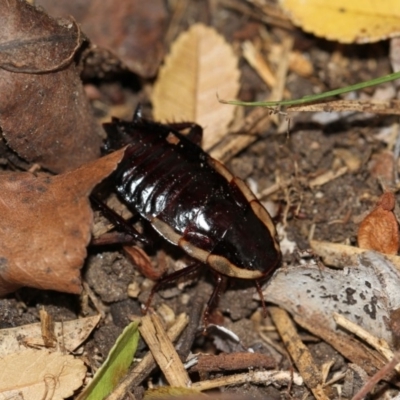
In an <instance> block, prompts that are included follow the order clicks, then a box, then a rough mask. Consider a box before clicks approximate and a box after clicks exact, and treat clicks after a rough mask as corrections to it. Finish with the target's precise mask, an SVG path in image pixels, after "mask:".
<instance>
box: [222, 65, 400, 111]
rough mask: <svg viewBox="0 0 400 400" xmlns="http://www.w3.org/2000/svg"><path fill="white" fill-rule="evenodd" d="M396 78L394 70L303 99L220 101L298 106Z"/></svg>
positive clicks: (396, 74)
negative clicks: (391, 72)
mask: <svg viewBox="0 0 400 400" xmlns="http://www.w3.org/2000/svg"><path fill="white" fill-rule="evenodd" d="M396 79H400V71H399V72H394V73H393V74H389V75H385V76H381V77H380V78H375V79H371V80H370V81H365V82H361V83H357V84H355V85H351V86H346V87H344V88H340V89H335V90H330V91H329V92H324V93H320V94H313V95H309V96H304V97H302V98H301V99H296V100H282V101H254V102H251V101H239V100H219V102H220V103H224V104H232V105H237V106H246V107H279V106H297V105H301V104H307V103H313V102H315V101H318V100H323V99H326V98H328V97H332V96H337V95H339V94H344V93H349V92H353V91H354V90H360V89H365V88H367V87H371V86H376V85H380V84H381V83H385V82H390V81H394V80H396Z"/></svg>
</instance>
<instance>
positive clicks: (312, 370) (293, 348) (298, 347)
mask: <svg viewBox="0 0 400 400" xmlns="http://www.w3.org/2000/svg"><path fill="white" fill-rule="evenodd" d="M268 310H269V312H270V314H271V317H272V320H273V322H274V324H275V326H276V328H277V329H278V332H279V334H280V336H281V338H282V340H283V342H284V344H285V346H286V349H287V350H288V352H289V354H290V356H291V357H292V359H293V361H294V363H295V364H296V367H297V368H298V370H299V371H300V375H301V376H302V377H303V379H304V383H305V384H306V385H307V386H308V388H309V389H310V390H311V391H312V392H313V394H314V396H315V398H316V399H318V400H328V396H327V395H326V394H325V393H324V390H323V388H322V374H321V371H320V369H319V368H318V366H317V365H316V363H315V361H314V359H313V357H312V355H311V353H310V352H309V350H308V348H307V347H306V346H305V345H304V343H303V342H302V341H301V339H300V336H299V335H298V334H297V332H296V329H295V327H294V324H293V322H292V320H291V319H290V317H289V314H288V313H287V312H286V311H285V310H282V309H281V308H278V307H270V308H269V309H268Z"/></svg>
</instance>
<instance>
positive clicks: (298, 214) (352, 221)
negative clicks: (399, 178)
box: [0, 1, 397, 399]
mask: <svg viewBox="0 0 400 400" xmlns="http://www.w3.org/2000/svg"><path fill="white" fill-rule="evenodd" d="M209 3H211V2H196V1H191V2H189V5H188V7H187V10H186V13H185V14H184V16H183V17H182V18H181V19H180V20H179V23H178V24H177V26H176V29H177V31H178V32H179V31H183V30H184V29H186V27H187V26H188V25H189V24H190V23H192V22H194V21H197V20H202V19H203V18H206V17H205V16H206V15H209V13H210V12H211V11H212V15H211V16H210V17H209V21H208V22H209V23H210V24H211V25H212V26H214V27H216V28H217V29H218V31H219V32H220V33H222V34H223V35H224V36H225V37H226V38H227V40H228V42H232V41H236V42H235V43H238V38H240V41H242V40H244V39H247V40H251V39H254V38H258V39H257V40H259V39H260V32H265V30H267V31H268V41H269V42H270V44H271V45H276V46H280V45H281V42H282V38H284V37H286V36H292V37H294V38H295V42H294V49H295V50H299V51H300V52H301V54H302V55H303V56H305V57H306V58H307V59H309V61H310V63H311V64H312V66H313V68H314V71H313V73H312V75H311V76H308V77H301V76H299V75H298V74H296V73H294V72H292V71H289V73H288V76H287V78H286V90H287V91H288V92H289V93H290V97H291V98H299V97H302V96H304V95H308V94H311V93H314V92H319V91H326V90H331V89H334V88H338V87H344V86H347V85H350V84H354V83H357V82H360V81H364V80H368V79H372V78H374V77H378V76H383V75H385V74H387V73H389V72H390V71H391V66H390V62H389V57H388V43H387V42H385V41H384V42H380V43H377V44H365V45H341V44H337V43H333V42H329V41H326V40H323V39H318V38H316V37H314V36H312V35H308V34H305V33H304V32H302V31H301V30H300V29H297V28H293V29H292V30H284V29H282V28H280V27H278V26H274V25H273V24H270V25H267V26H266V25H265V24H264V23H263V22H261V21H260V20H259V19H257V18H253V17H251V16H250V15H246V14H245V13H243V12H239V11H238V10H237V9H235V7H233V8H232V7H228V5H230V3H231V2H229V1H226V2H221V5H220V6H218V7H215V8H212V10H210V9H209V8H208V5H209ZM249 3H250V2H249ZM231 5H235V6H238V5H241V6H243V7H245V9H249V10H251V9H252V8H251V7H249V4H248V3H247V2H245V1H235V2H232V4H231ZM169 13H170V14H169V18H171V15H172V14H171V13H172V11H169ZM227 20H229V21H230V23H229V25H228V24H226V23H225V21H227ZM203 22H204V21H203ZM267 51H268V48H262V52H263V53H264V55H265V56H266V57H267V55H266V53H267ZM240 67H241V73H242V77H241V92H240V93H239V98H241V99H244V100H256V99H261V98H265V97H267V96H268V94H269V92H270V91H269V89H268V88H267V86H266V85H265V84H264V82H263V81H262V80H261V79H260V78H259V76H258V75H257V73H256V72H255V71H254V70H253V69H251V68H250V67H249V66H248V65H247V63H246V62H245V61H244V60H241V63H240ZM272 67H273V69H275V70H276V69H277V68H278V65H272ZM127 75H128V76H129V73H127V72H126V71H125V72H124V73H123V74H122V73H120V72H117V73H113V74H112V75H110V76H108V77H107V78H104V79H98V78H96V79H91V80H90V81H85V84H86V85H90V86H93V85H94V86H95V88H96V89H97V90H98V92H99V93H100V95H101V100H94V101H92V105H93V109H94V112H95V114H96V115H97V116H98V117H99V119H100V118H103V117H104V116H105V115H107V114H108V113H110V112H112V109H113V108H112V107H113V106H115V104H116V99H118V103H119V104H120V105H121V104H123V105H125V106H126V109H127V110H129V109H131V108H132V106H133V104H135V103H137V102H138V101H140V102H141V103H142V104H143V108H144V113H145V114H146V115H148V116H151V108H150V101H149V98H148V86H149V85H152V83H153V81H152V80H149V79H144V78H141V77H138V76H135V87H134V88H133V87H132V86H130V85H129V84H127V79H126V78H127ZM137 82H139V85H137ZM389 86H390V84H389ZM376 90H377V89H375V88H371V89H367V90H365V91H364V92H363V96H364V97H365V98H370V97H371V96H373V95H374V94H376ZM249 112H250V110H249V109H246V110H245V113H246V114H248V113H249ZM265 113H268V111H267V110H266V111H265ZM328 117H329V119H330V120H328ZM396 126H397V125H396V118H394V117H393V116H380V115H372V114H361V113H331V114H326V113H325V114H323V115H322V113H318V114H313V113H300V112H299V113H288V114H283V115H278V119H277V124H272V125H271V127H270V128H269V129H268V130H266V131H261V132H259V135H258V139H257V141H256V142H255V143H253V144H252V145H250V146H248V147H247V148H246V149H244V150H243V151H241V152H240V153H239V154H237V155H235V156H234V157H233V158H231V159H230V160H229V161H228V162H226V165H227V167H228V168H229V169H230V170H231V171H233V173H234V174H235V175H237V176H239V177H240V178H242V179H243V180H245V181H247V182H248V183H249V184H250V186H251V187H252V188H253V190H254V191H255V193H256V194H260V193H262V192H263V191H264V190H265V189H268V188H269V187H271V186H272V185H274V184H275V183H276V182H277V181H279V182H286V181H290V184H289V186H288V187H285V188H281V189H279V190H277V191H275V192H274V193H273V194H272V195H270V196H268V197H265V198H261V201H262V202H264V204H266V205H267V206H268V207H271V205H272V209H273V210H275V212H274V214H275V215H274V220H275V221H276V222H277V223H278V224H281V225H282V226H284V227H285V232H286V234H287V239H288V240H289V241H291V242H293V243H295V250H294V251H291V252H289V251H285V252H284V253H283V261H282V267H283V268H284V266H285V265H291V264H293V263H296V262H297V261H298V257H299V256H298V254H299V253H300V252H301V251H307V250H309V239H310V235H311V234H312V236H313V238H314V239H317V240H326V241H329V242H334V243H347V244H352V245H356V244H357V239H356V237H357V229H358V224H359V222H360V221H361V219H362V217H363V216H364V215H365V214H366V213H367V212H368V211H370V210H371V209H372V208H373V207H374V205H375V203H376V201H377V199H378V198H379V197H380V195H381V194H382V193H383V190H389V189H391V190H395V187H396V183H397V182H396V181H395V180H394V178H393V176H394V175H391V172H393V171H394V169H395V168H396V167H395V166H394V163H393V161H391V158H390V157H391V156H390V155H391V154H392V153H391V151H392V150H391V149H390V148H389V147H388V143H387V142H388V140H390V137H389V136H390V135H389V133H388V132H390V130H391V129H392V130H393V129H396ZM388 153H389V156H387V154H388ZM349 159H350V161H354V162H357V167H356V168H354V170H350V171H348V172H347V173H345V174H344V175H342V176H339V177H337V178H335V179H332V180H330V181H328V182H327V183H326V184H324V185H321V186H314V187H310V182H311V181H312V180H313V179H314V178H316V177H318V176H320V175H321V174H323V173H325V172H328V171H337V170H338V169H339V168H341V167H343V166H346V165H348V164H346V162H349ZM388 159H389V161H387V160H388ZM396 162H397V161H396ZM5 168H7V165H6V166H5ZM382 168H383V171H384V172H388V173H389V177H388V180H382V177H381V175H380V174H378V173H377V171H378V170H379V169H382ZM382 182H384V185H385V186H384V188H382ZM111 185H112V183H111ZM96 215H97V214H96ZM96 218H100V217H96ZM144 229H148V227H144ZM145 250H148V254H149V256H150V257H151V260H152V262H153V263H157V262H159V260H160V255H158V256H157V254H156V252H160V251H162V256H161V257H162V258H164V261H163V262H165V263H166V265H167V266H170V265H176V264H177V263H181V264H183V265H188V264H189V263H190V261H189V260H188V258H187V257H185V256H184V255H183V254H181V253H180V252H179V251H176V249H174V248H173V247H172V246H170V245H168V244H166V243H164V242H163V241H159V240H156V241H155V245H154V247H153V248H152V249H147V248H146V249H145ZM88 253H89V254H88V257H87V260H86V262H85V266H84V268H83V271H82V276H83V279H84V280H85V282H86V283H87V284H88V285H89V287H90V289H91V291H92V292H93V295H94V296H95V297H96V298H97V300H98V302H99V303H100V304H101V307H102V311H104V312H105V315H106V317H105V318H104V319H103V320H102V322H101V323H100V326H99V327H98V328H97V329H96V330H95V332H94V333H93V334H92V335H91V337H90V338H89V339H88V340H87V342H86V343H85V348H84V352H85V355H86V357H87V359H88V360H89V361H88V362H89V364H90V366H91V369H92V370H95V369H96V368H98V367H99V366H100V365H101V364H102V362H103V361H104V359H105V358H106V356H107V354H108V352H109V350H110V348H111V347H112V346H113V345H114V343H115V340H116V338H117V337H118V335H119V334H120V333H121V332H122V330H123V328H124V327H125V326H126V324H127V323H128V322H129V321H130V320H131V318H132V317H133V316H137V315H141V304H142V303H143V302H145V301H146V299H147V297H148V294H149V291H150V287H151V281H150V280H149V279H146V278H144V277H143V275H142V274H141V273H140V272H138V271H137V270H136V269H135V267H134V266H133V265H132V264H131V263H130V262H129V261H128V260H127V259H126V257H125V256H124V254H123V253H122V252H121V249H120V247H119V246H104V247H101V246H92V247H89V249H88ZM159 254H160V253H159ZM133 282H135V285H136V286H137V287H139V288H140V290H139V292H140V294H138V296H134V297H132V296H129V294H128V287H129V286H130V285H131V284H132V283H133ZM293 284H295V282H294V283H293ZM213 285H214V281H213V275H212V273H211V272H210V270H209V269H208V268H207V267H206V266H204V267H203V268H202V269H201V270H200V272H199V273H198V274H197V275H194V276H190V277H187V278H185V279H183V280H180V281H179V282H178V283H176V282H175V283H173V284H172V285H168V286H167V287H166V288H163V289H162V290H160V291H159V292H158V293H157V294H156V295H155V296H154V298H153V301H152V304H151V305H152V307H153V308H154V309H157V308H158V307H159V306H160V305H161V304H164V305H166V306H168V307H169V308H170V309H171V310H172V311H173V313H174V314H178V313H180V312H187V313H188V314H189V315H191V310H192V308H193V304H194V301H196V299H198V296H199V295H203V292H202V293H199V290H201V291H204V293H207V292H210V291H211V288H212V287H213ZM255 293H256V289H255V287H254V286H253V284H252V283H250V284H248V283H246V282H245V283H243V282H238V281H231V282H229V284H227V287H226V288H225V291H224V292H223V293H222V294H221V296H220V299H219V303H218V307H217V311H216V312H215V314H214V315H213V316H211V317H210V322H214V321H215V322H216V323H218V324H219V325H222V326H225V327H226V328H228V329H232V330H233V331H234V332H235V333H236V334H237V335H238V336H239V337H240V339H241V345H240V347H241V348H242V349H246V348H249V347H251V348H253V349H255V350H256V351H257V352H260V353H265V354H269V355H272V356H273V357H274V358H275V359H276V361H277V363H278V366H279V368H280V369H288V368H290V367H291V362H290V361H289V360H288V358H287V357H286V356H282V355H280V354H279V353H278V352H277V351H276V350H275V349H274V348H273V347H272V346H271V345H270V344H268V343H266V342H265V341H263V340H262V339H261V338H260V336H259V335H258V332H257V331H256V330H255V329H254V326H255V322H254V321H255V319H256V318H257V316H258V315H259V314H260V310H261V308H260V307H261V304H260V302H259V301H257V300H253V296H254V294H255ZM196 296H197V297H196ZM41 307H45V309H46V310H47V311H48V312H49V314H50V315H52V316H53V318H54V320H56V321H66V320H70V319H74V318H78V317H80V316H83V315H94V314H96V313H97V311H98V310H97V309H96V307H95V306H94V304H93V303H92V302H91V301H90V300H87V301H84V300H83V298H82V297H81V298H80V297H79V296H77V295H67V294H63V293H57V292H51V291H41V290H37V289H28V288H23V289H20V290H18V291H17V292H16V293H13V294H10V295H8V296H7V297H6V298H4V299H1V300H0V315H1V327H2V328H8V327H15V326H20V325H24V324H30V323H33V322H38V321H39V310H40V309H41ZM197 318H200V320H199V321H198V326H199V328H198V334H197V335H196V336H195V338H194V341H193V343H192V345H191V349H192V351H193V352H208V353H214V354H217V353H219V352H221V351H227V352H228V351H229V352H232V351H237V350H238V349H237V347H236V346H237V345H234V344H230V343H229V341H226V340H224V339H222V338H221V337H220V336H219V335H218V334H216V335H213V334H212V333H210V334H209V335H208V336H206V337H204V336H202V335H201V331H202V329H201V324H202V318H201V314H200V315H199V316H198V317H197ZM263 324H264V322H263ZM265 324H266V325H267V326H271V324H272V323H271V321H270V319H269V318H267V319H266V322H265ZM298 330H299V332H300V333H301V335H302V337H304V340H305V342H306V344H307V345H308V346H309V348H310V350H311V352H312V354H313V355H314V356H315V359H316V360H318V362H319V363H321V364H322V363H323V362H324V361H325V360H334V365H333V367H332V368H331V370H330V373H329V376H328V380H329V379H330V378H331V377H332V376H333V374H334V373H335V372H336V371H339V370H341V369H342V368H343V366H344V365H346V364H347V362H348V361H347V360H345V359H343V357H342V356H341V355H340V354H338V353H337V352H336V351H335V350H333V349H332V348H331V347H330V346H329V345H328V344H326V343H324V342H322V341H319V340H318V339H316V338H314V337H310V336H309V335H308V333H307V332H305V331H303V330H302V329H301V328H299V327H298ZM268 336H269V338H270V340H271V341H272V342H275V343H277V344H278V345H279V346H281V345H282V343H280V339H279V336H278V335H277V333H276V332H274V331H273V330H271V332H270V333H269V334H268ZM145 351H146V350H145V346H144V344H141V345H140V348H139V351H138V355H137V357H138V358H140V357H141V356H142V355H143V354H144V353H145ZM218 375H219V374H217V373H216V374H210V375H209V377H208V378H209V379H211V378H212V377H215V376H218ZM159 379H160V374H159V372H155V373H153V374H152V375H151V376H149V377H148V378H147V381H152V382H154V383H156V382H158V380H159ZM143 385H144V386H145V387H146V386H147V383H146V382H145V383H143ZM141 390H142V389H140V390H139V389H136V390H135V393H136V394H137V393H140V391H141ZM291 390H292V391H291V392H290V393H289V392H288V389H287V387H263V386H259V385H252V384H250V383H249V384H245V385H241V386H238V387H234V388H226V389H224V391H225V392H226V391H227V392H229V393H232V394H240V395H241V397H240V398H246V399H247V398H249V399H250V398H251V399H266V398H268V399H286V398H312V395H311V394H310V393H309V392H308V390H307V389H306V388H305V387H304V386H303V387H296V386H293V387H292V389H291ZM307 396H308V397H307ZM126 398H129V397H126ZM331 398H332V399H334V398H340V395H339V394H338V393H337V392H335V391H332V396H331Z"/></svg>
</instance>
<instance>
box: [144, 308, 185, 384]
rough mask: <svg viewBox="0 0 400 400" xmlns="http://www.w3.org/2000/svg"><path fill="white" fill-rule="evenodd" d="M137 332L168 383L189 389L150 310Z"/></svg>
mask: <svg viewBox="0 0 400 400" xmlns="http://www.w3.org/2000/svg"><path fill="white" fill-rule="evenodd" d="M139 331H140V334H141V335H142V337H143V339H144V341H145V342H146V343H147V345H148V346H149V348H150V351H151V353H152V354H153V357H154V359H155V360H156V362H157V364H158V366H159V367H160V369H161V370H162V372H163V373H164V376H165V379H166V380H167V381H168V383H169V384H170V385H171V386H174V387H189V386H190V385H191V381H190V378H189V375H188V373H187V371H186V369H185V367H184V366H183V364H182V361H181V360H180V358H179V355H178V353H177V352H176V350H175V348H174V346H173V344H172V343H171V340H170V339H169V337H168V335H167V332H166V331H165V330H164V327H163V326H162V323H161V320H160V318H159V317H158V315H157V314H156V313H155V312H154V311H152V310H151V309H150V310H149V314H148V315H146V316H144V317H143V318H142V323H141V326H140V327H139Z"/></svg>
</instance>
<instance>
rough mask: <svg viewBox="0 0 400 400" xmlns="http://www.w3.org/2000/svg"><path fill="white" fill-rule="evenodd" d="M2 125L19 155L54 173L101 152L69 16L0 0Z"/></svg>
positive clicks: (15, 0)
mask: <svg viewBox="0 0 400 400" xmlns="http://www.w3.org/2000/svg"><path fill="white" fill-rule="evenodd" d="M0 26H1V30H0V126H1V129H2V135H3V137H4V139H5V141H6V142H7V145H8V146H9V147H10V148H11V149H12V150H13V151H15V152H16V153H17V154H18V155H19V156H20V157H22V158H24V159H25V160H27V161H29V162H34V163H38V164H40V165H41V166H43V167H45V168H47V169H49V170H52V171H53V172H63V171H66V170H72V169H74V168H76V167H78V166H79V165H82V164H84V163H85V162H87V161H90V160H93V159H95V158H97V157H98V156H99V155H100V145H101V138H100V133H101V132H102V130H101V127H100V126H99V125H98V124H97V122H96V121H95V120H94V118H93V117H92V116H91V111H90V107H89V103H88V101H87V99H86V97H85V94H84V91H83V88H82V84H81V81H80V78H79V70H78V68H77V66H76V65H75V62H74V60H73V59H74V57H75V55H76V52H77V50H78V49H79V47H80V45H81V42H82V38H81V33H80V30H79V27H78V25H77V24H76V23H75V22H74V21H73V20H55V19H52V18H50V17H49V16H48V15H47V14H45V13H44V12H43V11H41V10H39V9H37V8H35V7H33V6H31V5H30V4H29V3H28V2H26V1H22V0H9V1H2V2H0Z"/></svg>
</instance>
